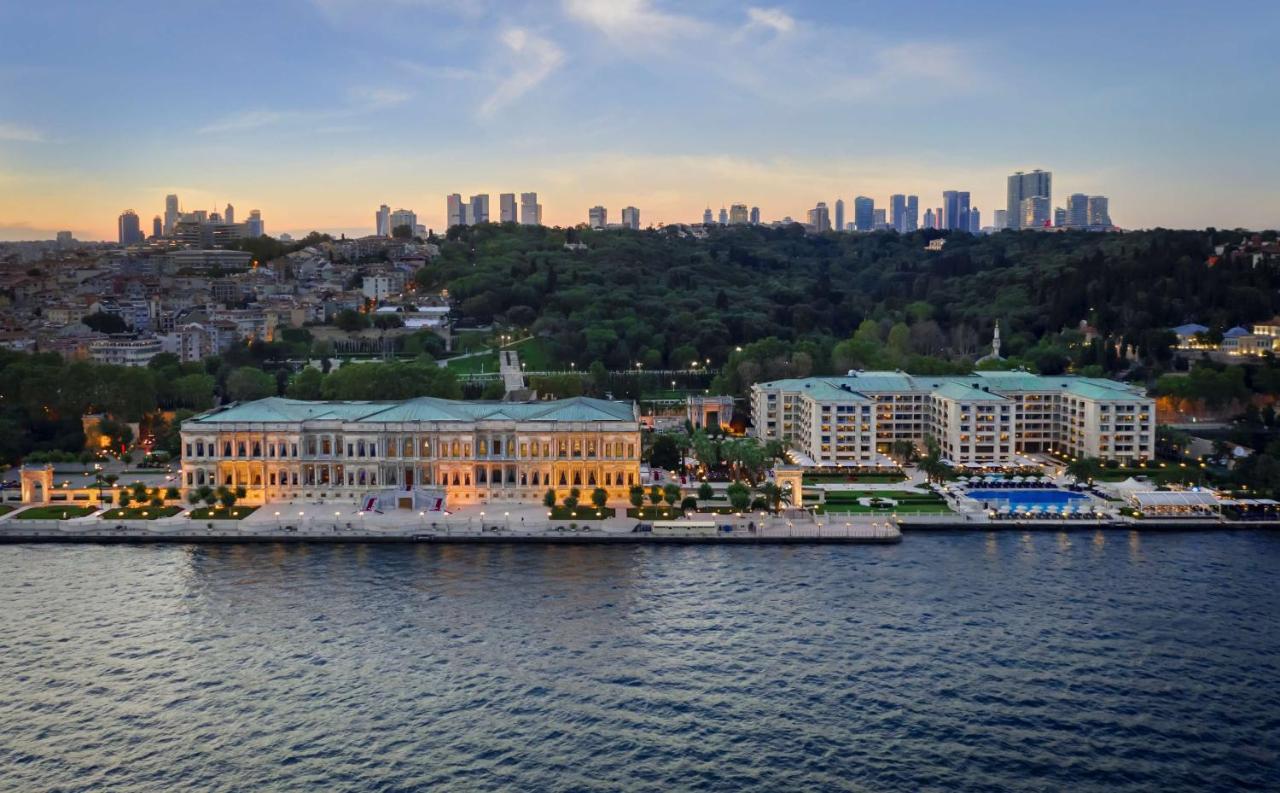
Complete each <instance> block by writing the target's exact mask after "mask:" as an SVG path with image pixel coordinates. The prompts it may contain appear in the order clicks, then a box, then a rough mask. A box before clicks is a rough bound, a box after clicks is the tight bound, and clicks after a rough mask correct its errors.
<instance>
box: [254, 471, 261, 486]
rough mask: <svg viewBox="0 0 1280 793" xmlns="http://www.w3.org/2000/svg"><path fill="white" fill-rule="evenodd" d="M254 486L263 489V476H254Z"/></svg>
mask: <svg viewBox="0 0 1280 793" xmlns="http://www.w3.org/2000/svg"><path fill="white" fill-rule="evenodd" d="M253 486H254V487H262V474H260V473H258V474H254V475H253Z"/></svg>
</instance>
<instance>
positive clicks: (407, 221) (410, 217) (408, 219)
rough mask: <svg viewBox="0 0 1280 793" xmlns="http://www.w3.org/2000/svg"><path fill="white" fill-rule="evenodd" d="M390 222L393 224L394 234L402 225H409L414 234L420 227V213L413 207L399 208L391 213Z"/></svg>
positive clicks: (392, 233)
mask: <svg viewBox="0 0 1280 793" xmlns="http://www.w3.org/2000/svg"><path fill="white" fill-rule="evenodd" d="M388 222H389V223H390V224H391V235H392V236H395V233H396V229H398V228H400V227H401V226H408V227H409V234H410V235H412V234H414V232H416V231H417V228H418V213H417V212H414V211H413V210H412V209H397V210H396V211H394V212H392V213H391V215H390V218H389V220H388Z"/></svg>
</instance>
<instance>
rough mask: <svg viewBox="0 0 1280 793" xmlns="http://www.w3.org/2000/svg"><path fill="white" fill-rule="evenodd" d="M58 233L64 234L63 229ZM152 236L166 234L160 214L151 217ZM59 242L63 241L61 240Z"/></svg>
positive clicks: (156, 236)
mask: <svg viewBox="0 0 1280 793" xmlns="http://www.w3.org/2000/svg"><path fill="white" fill-rule="evenodd" d="M58 233H59V234H62V232H61V231H59V232H58ZM151 236H152V237H153V238H155V239H160V238H161V237H163V236H164V221H163V220H161V219H160V216H159V215H156V216H155V217H153V218H151ZM59 242H61V240H59Z"/></svg>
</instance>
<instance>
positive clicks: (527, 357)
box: [503, 338, 560, 372]
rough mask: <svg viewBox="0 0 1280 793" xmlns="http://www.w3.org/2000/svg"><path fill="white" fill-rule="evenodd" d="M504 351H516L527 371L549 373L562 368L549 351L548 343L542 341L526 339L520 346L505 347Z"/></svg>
mask: <svg viewBox="0 0 1280 793" xmlns="http://www.w3.org/2000/svg"><path fill="white" fill-rule="evenodd" d="M503 349H504V350H515V351H516V352H517V353H519V354H520V363H522V364H524V368H525V371H529V372H547V371H552V370H556V369H559V368H560V365H559V364H557V363H556V361H555V359H554V358H552V356H551V351H550V350H548V349H547V345H546V342H544V341H543V340H542V339H539V338H532V339H525V340H524V341H522V342H520V343H518V344H512V345H510V346H508V347H503Z"/></svg>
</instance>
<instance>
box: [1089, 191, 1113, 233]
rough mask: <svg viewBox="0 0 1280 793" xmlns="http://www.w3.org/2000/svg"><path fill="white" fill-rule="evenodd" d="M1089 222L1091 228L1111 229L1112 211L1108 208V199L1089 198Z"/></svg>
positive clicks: (1096, 196) (1095, 196)
mask: <svg viewBox="0 0 1280 793" xmlns="http://www.w3.org/2000/svg"><path fill="white" fill-rule="evenodd" d="M1087 214H1088V217H1087V220H1088V223H1089V225H1090V226H1097V227H1100V228H1110V227H1111V225H1112V224H1111V210H1110V207H1109V206H1108V202H1107V197H1106V196H1102V195H1091V196H1089V205H1088V210H1087Z"/></svg>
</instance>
